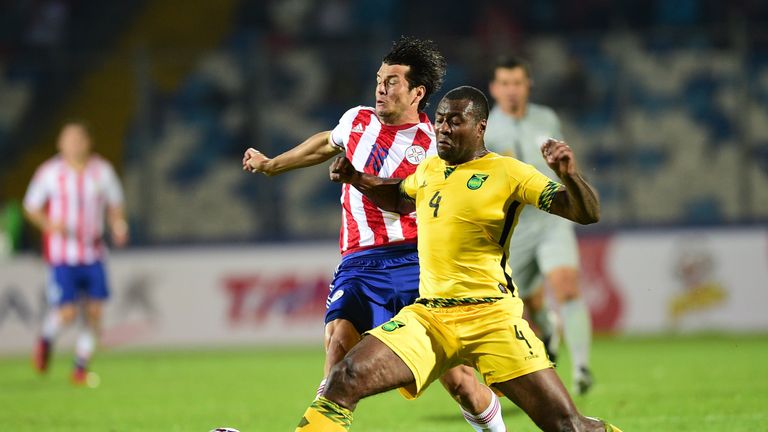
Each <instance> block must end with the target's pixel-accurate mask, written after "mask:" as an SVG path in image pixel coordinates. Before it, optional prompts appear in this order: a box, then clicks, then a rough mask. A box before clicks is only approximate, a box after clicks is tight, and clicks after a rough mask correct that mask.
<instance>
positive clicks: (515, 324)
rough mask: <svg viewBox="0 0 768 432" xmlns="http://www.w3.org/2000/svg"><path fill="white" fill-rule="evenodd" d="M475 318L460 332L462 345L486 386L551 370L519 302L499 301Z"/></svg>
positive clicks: (515, 300)
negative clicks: (524, 317)
mask: <svg viewBox="0 0 768 432" xmlns="http://www.w3.org/2000/svg"><path fill="white" fill-rule="evenodd" d="M474 315H475V316H474V317H473V320H472V322H471V323H468V324H467V325H465V326H464V329H465V330H462V332H463V333H462V344H463V345H464V346H466V347H467V348H468V352H467V354H466V355H465V357H466V358H467V359H468V360H469V361H470V364H472V365H474V366H475V367H476V369H477V370H478V371H479V372H480V374H481V375H482V376H483V379H484V380H485V382H486V383H487V384H488V385H491V384H495V383H499V382H504V381H508V380H510V379H513V378H517V377H519V376H522V375H526V374H529V373H531V372H535V371H537V370H542V369H547V368H551V367H552V363H551V362H550V361H549V358H548V357H547V354H546V350H545V349H544V344H543V343H542V342H541V340H539V338H538V337H536V335H535V334H534V332H533V330H532V329H531V328H530V326H529V325H528V322H527V321H526V320H524V319H523V318H522V303H521V302H520V300H519V299H503V300H499V301H497V302H496V303H494V304H493V305H491V306H489V307H486V308H483V309H482V310H480V311H478V312H477V313H475V314H474Z"/></svg>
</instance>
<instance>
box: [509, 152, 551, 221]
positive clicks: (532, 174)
mask: <svg viewBox="0 0 768 432" xmlns="http://www.w3.org/2000/svg"><path fill="white" fill-rule="evenodd" d="M510 178H511V181H512V194H513V195H514V196H515V198H516V199H517V200H518V201H520V202H522V203H524V204H528V205H532V206H536V207H537V208H539V209H541V210H543V211H545V212H549V207H550V205H551V204H552V198H554V197H555V193H556V192H557V191H558V190H559V189H560V186H561V185H560V184H559V183H557V182H554V181H552V180H550V179H549V177H547V176H545V175H544V174H542V173H541V172H540V171H539V170H537V169H536V168H535V167H533V165H529V164H526V163H522V162H520V161H517V160H514V159H510Z"/></svg>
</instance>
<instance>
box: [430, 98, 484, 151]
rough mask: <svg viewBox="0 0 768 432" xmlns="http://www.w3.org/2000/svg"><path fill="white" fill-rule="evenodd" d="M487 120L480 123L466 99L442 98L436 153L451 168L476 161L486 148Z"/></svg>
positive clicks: (438, 110)
mask: <svg viewBox="0 0 768 432" xmlns="http://www.w3.org/2000/svg"><path fill="white" fill-rule="evenodd" d="M485 123H486V122H485V120H482V121H480V122H478V121H477V120H476V119H475V117H474V115H473V114H472V102H471V101H469V100H467V99H457V100H449V99H443V100H441V101H440V104H438V106H437V111H436V112H435V132H436V133H437V154H438V156H440V158H441V159H443V160H444V161H446V162H447V163H448V164H449V165H457V164H460V163H464V162H467V161H470V160H472V159H473V157H474V155H475V154H476V153H477V151H478V150H479V149H480V148H481V147H482V146H483V140H482V138H483V133H484V132H485Z"/></svg>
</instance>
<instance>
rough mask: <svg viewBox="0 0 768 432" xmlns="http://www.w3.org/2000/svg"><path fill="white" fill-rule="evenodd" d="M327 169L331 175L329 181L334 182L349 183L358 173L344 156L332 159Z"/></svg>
mask: <svg viewBox="0 0 768 432" xmlns="http://www.w3.org/2000/svg"><path fill="white" fill-rule="evenodd" d="M328 171H329V172H330V175H331V181H334V182H336V183H351V182H352V180H353V179H354V177H355V176H356V175H357V174H358V172H357V170H355V167H354V166H353V165H352V162H350V161H349V159H347V158H346V157H344V156H339V157H337V158H336V159H334V160H333V162H331V166H330V168H329V169H328Z"/></svg>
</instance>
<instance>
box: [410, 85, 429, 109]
mask: <svg viewBox="0 0 768 432" xmlns="http://www.w3.org/2000/svg"><path fill="white" fill-rule="evenodd" d="M412 91H413V100H412V101H411V103H412V104H416V105H418V104H419V102H421V100H422V99H424V96H426V94H427V88H426V87H424V86H423V85H420V86H416V87H414V88H413V90H412Z"/></svg>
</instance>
